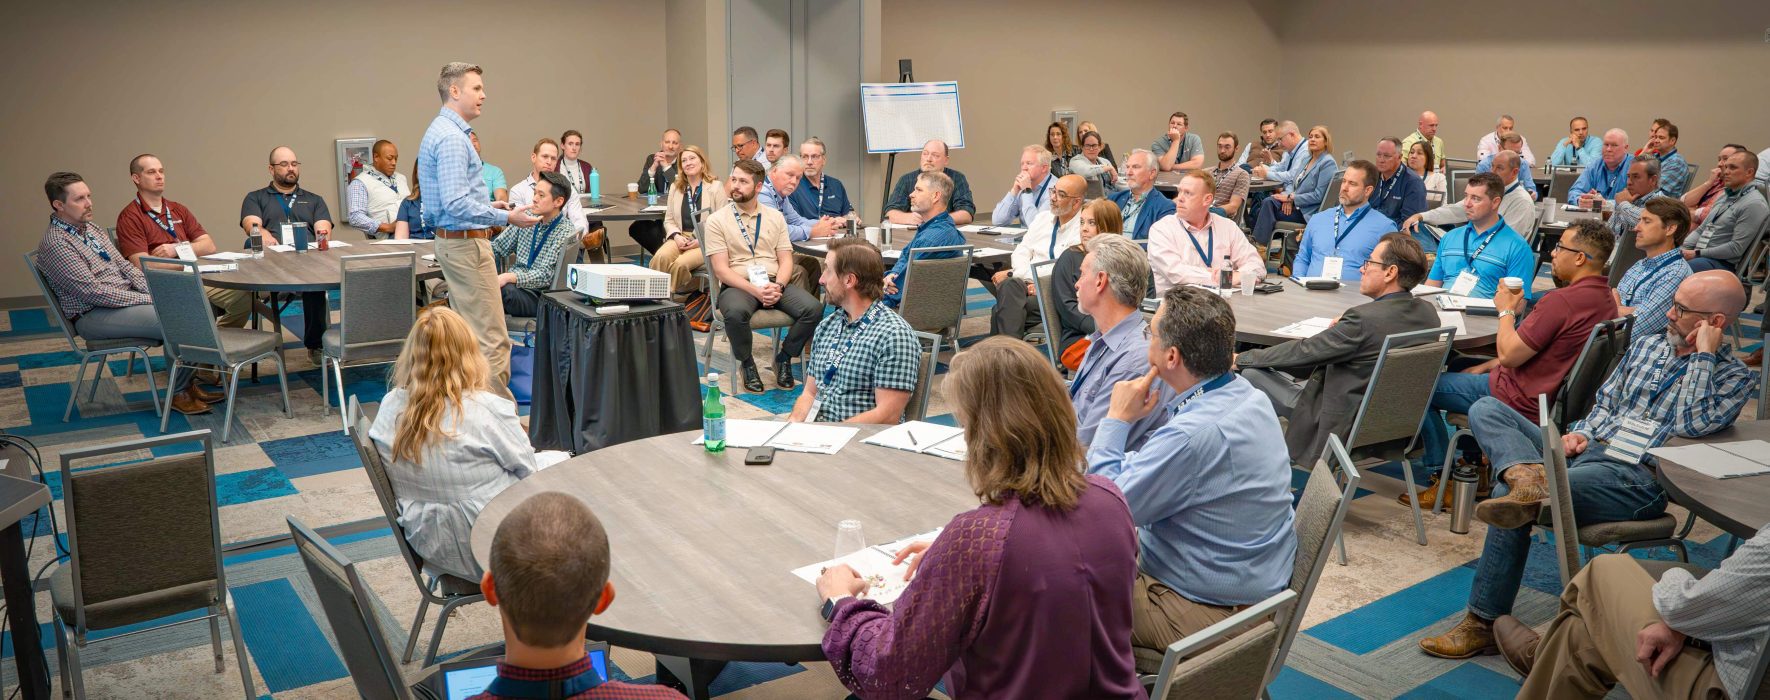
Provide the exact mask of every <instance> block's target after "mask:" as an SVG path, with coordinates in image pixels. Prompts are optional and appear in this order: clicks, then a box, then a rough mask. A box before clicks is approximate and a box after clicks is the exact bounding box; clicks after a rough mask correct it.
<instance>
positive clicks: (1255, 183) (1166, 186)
mask: <svg viewBox="0 0 1770 700" xmlns="http://www.w3.org/2000/svg"><path fill="white" fill-rule="evenodd" d="M1183 177H1186V171H1184V170H1170V171H1167V172H1165V173H1156V175H1155V188H1156V189H1158V190H1161V191H1163V192H1166V193H1168V194H1169V195H1173V194H1174V193H1175V192H1178V191H1179V190H1180V178H1183ZM1276 189H1278V181H1277V180H1262V179H1260V178H1257V177H1256V178H1253V179H1251V180H1249V181H1248V192H1249V193H1250V194H1251V193H1254V192H1268V191H1271V190H1276Z"/></svg>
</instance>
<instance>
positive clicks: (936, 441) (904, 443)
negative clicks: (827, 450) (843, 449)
mask: <svg viewBox="0 0 1770 700" xmlns="http://www.w3.org/2000/svg"><path fill="white" fill-rule="evenodd" d="M964 435H965V431H964V430H961V429H959V428H955V427H953V426H950V425H941V424H939V423H928V422H924V421H919V420H913V421H909V422H907V423H903V424H901V425H895V426H892V427H891V428H889V429H886V430H881V431H879V432H878V433H875V434H874V435H873V436H872V437H870V438H867V439H865V440H862V441H861V442H863V443H866V444H868V445H878V446H880V447H889V448H891V449H894V450H905V451H909V452H914V453H916V454H926V455H934V456H936V457H945V458H947V459H953V460H964V459H965V439H964ZM955 442H956V443H958V450H957V451H956V452H954V451H953V449H952V447H953V445H952V444H951V443H955Z"/></svg>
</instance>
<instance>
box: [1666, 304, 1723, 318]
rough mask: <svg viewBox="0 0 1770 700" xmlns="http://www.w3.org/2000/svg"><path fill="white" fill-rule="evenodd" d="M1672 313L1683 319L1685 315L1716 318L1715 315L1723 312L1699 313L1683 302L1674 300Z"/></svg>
mask: <svg viewBox="0 0 1770 700" xmlns="http://www.w3.org/2000/svg"><path fill="white" fill-rule="evenodd" d="M1672 313H1673V314H1674V315H1676V316H1677V317H1678V318H1683V317H1684V314H1697V315H1700V316H1714V315H1716V314H1719V313H1721V312H1719V311H1697V310H1696V309H1692V308H1690V307H1688V306H1685V305H1684V303H1683V302H1680V301H1678V300H1677V299H1673V300H1672Z"/></svg>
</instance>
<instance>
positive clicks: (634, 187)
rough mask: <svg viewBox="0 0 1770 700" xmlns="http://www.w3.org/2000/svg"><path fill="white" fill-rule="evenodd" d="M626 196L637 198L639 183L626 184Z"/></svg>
mask: <svg viewBox="0 0 1770 700" xmlns="http://www.w3.org/2000/svg"><path fill="white" fill-rule="evenodd" d="M627 196H628V197H637V196H639V183H637V182H629V183H627Z"/></svg>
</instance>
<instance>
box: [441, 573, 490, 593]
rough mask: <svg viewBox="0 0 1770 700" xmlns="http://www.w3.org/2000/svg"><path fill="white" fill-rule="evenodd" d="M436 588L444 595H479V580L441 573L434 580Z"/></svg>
mask: <svg viewBox="0 0 1770 700" xmlns="http://www.w3.org/2000/svg"><path fill="white" fill-rule="evenodd" d="M436 584H437V585H436V588H437V590H438V591H439V592H441V593H442V594H443V595H444V596H448V597H454V596H463V595H479V594H480V590H479V582H478V581H469V580H467V579H464V578H461V577H459V576H451V575H449V574H443V575H442V576H441V577H439V578H437V580H436Z"/></svg>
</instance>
